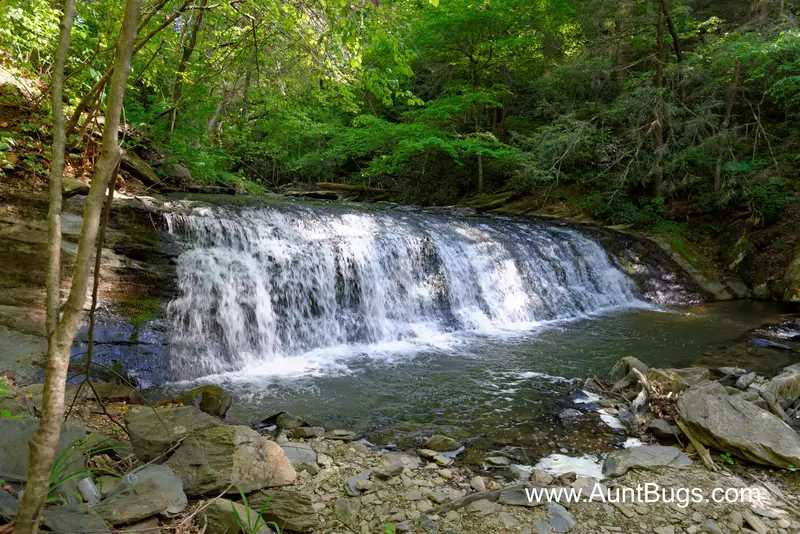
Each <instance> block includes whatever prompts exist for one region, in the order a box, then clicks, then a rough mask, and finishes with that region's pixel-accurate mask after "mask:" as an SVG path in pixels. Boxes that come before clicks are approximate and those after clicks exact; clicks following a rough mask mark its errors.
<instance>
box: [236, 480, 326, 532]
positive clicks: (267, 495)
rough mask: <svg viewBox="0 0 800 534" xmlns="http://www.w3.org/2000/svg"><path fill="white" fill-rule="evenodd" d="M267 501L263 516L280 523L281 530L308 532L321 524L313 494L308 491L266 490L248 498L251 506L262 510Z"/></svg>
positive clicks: (267, 519)
mask: <svg viewBox="0 0 800 534" xmlns="http://www.w3.org/2000/svg"><path fill="white" fill-rule="evenodd" d="M267 501H269V504H268V505H267V507H266V508H265V509H264V514H263V516H262V517H263V518H264V520H265V521H267V522H274V523H275V524H276V525H278V526H279V527H280V529H281V532H283V531H284V530H290V531H292V532H308V531H309V530H311V529H314V528H317V527H318V526H319V520H318V519H317V513H316V512H315V511H314V508H313V506H312V500H311V496H310V495H308V494H306V493H303V492H300V491H293V490H286V489H281V490H277V491H272V490H265V491H262V492H261V493H256V494H253V495H250V497H248V499H247V502H248V504H249V506H250V507H251V508H253V509H255V510H261V507H262V506H263V505H264V503H265V502H267Z"/></svg>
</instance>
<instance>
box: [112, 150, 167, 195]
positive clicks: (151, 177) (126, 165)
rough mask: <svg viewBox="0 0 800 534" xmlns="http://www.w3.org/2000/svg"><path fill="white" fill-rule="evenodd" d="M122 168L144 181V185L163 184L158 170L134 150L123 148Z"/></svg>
mask: <svg viewBox="0 0 800 534" xmlns="http://www.w3.org/2000/svg"><path fill="white" fill-rule="evenodd" d="M120 168H121V169H122V170H124V171H127V172H128V173H129V174H130V175H131V176H133V177H134V178H136V179H137V180H139V181H140V182H142V183H143V184H144V185H148V186H152V185H161V180H160V179H159V177H158V175H157V174H156V171H154V170H153V168H152V167H150V165H148V164H147V162H145V160H143V159H142V158H140V157H139V155H138V154H137V153H136V152H134V151H133V150H123V151H122V160H121V161H120Z"/></svg>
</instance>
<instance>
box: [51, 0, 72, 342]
mask: <svg viewBox="0 0 800 534" xmlns="http://www.w3.org/2000/svg"><path fill="white" fill-rule="evenodd" d="M74 21H75V0H64V18H63V19H62V20H61V33H60V35H59V40H58V50H57V51H56V57H55V62H54V64H53V94H52V95H51V96H52V98H53V163H52V165H51V167H50V208H49V211H48V213H47V221H48V236H47V254H48V258H49V263H48V266H47V286H46V291H47V306H46V308H47V311H46V321H45V328H46V331H47V337H48V339H49V338H50V336H51V335H52V334H53V332H55V329H56V326H57V325H58V310H59V308H60V307H61V200H62V195H61V182H62V180H63V178H64V152H65V150H66V146H67V136H66V127H67V118H66V117H65V116H64V66H65V65H66V63H67V57H68V56H69V42H70V36H71V34H72V24H73V22H74Z"/></svg>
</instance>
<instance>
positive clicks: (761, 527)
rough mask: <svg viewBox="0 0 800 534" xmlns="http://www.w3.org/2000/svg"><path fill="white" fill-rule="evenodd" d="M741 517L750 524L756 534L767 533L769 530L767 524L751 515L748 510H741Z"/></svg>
mask: <svg viewBox="0 0 800 534" xmlns="http://www.w3.org/2000/svg"><path fill="white" fill-rule="evenodd" d="M742 519H744V520H745V522H746V523H747V524H748V525H750V528H752V529H753V530H755V531H756V532H757V534H767V533H768V532H769V529H768V528H767V525H765V524H764V522H763V521H761V519H759V518H758V517H756V516H755V515H753V514H752V513H751V512H750V511H749V510H745V511H744V512H742Z"/></svg>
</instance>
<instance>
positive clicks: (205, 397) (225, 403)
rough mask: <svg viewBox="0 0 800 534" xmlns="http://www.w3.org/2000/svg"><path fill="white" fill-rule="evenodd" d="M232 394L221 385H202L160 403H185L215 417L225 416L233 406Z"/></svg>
mask: <svg viewBox="0 0 800 534" xmlns="http://www.w3.org/2000/svg"><path fill="white" fill-rule="evenodd" d="M231 401H232V398H231V396H230V395H229V394H228V393H227V392H226V391H225V390H224V389H222V388H221V387H219V386H215V385H208V386H201V387H199V388H195V389H193V390H191V391H187V392H186V393H181V394H180V395H178V396H176V397H173V398H171V399H168V400H166V401H163V402H161V403H159V406H160V405H164V404H183V405H184V406H195V407H197V408H199V409H200V411H201V412H205V413H207V414H209V415H213V416H215V417H225V414H226V413H228V409H229V408H230V407H231Z"/></svg>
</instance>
